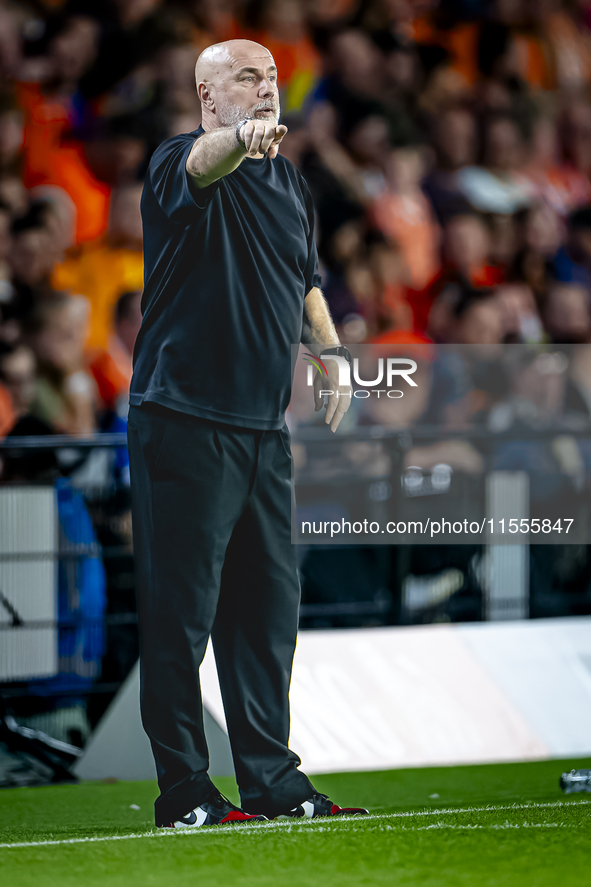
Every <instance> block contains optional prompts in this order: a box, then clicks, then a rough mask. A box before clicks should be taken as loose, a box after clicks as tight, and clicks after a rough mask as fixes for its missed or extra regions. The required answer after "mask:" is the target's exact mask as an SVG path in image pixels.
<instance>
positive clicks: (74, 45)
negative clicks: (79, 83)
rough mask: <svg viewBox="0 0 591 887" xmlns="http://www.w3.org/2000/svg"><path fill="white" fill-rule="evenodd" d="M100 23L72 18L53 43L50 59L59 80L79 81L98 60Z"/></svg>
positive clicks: (82, 18) (88, 19)
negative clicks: (96, 59)
mask: <svg viewBox="0 0 591 887" xmlns="http://www.w3.org/2000/svg"><path fill="white" fill-rule="evenodd" d="M98 38H99V25H98V22H96V21H94V20H93V19H91V18H85V17H83V16H79V17H78V16H76V17H73V18H71V19H70V20H69V21H68V22H67V23H66V26H65V28H64V29H63V31H61V32H60V33H59V34H58V35H57V37H55V38H54V40H53V41H52V43H51V47H50V59H51V63H52V67H53V73H54V76H55V77H57V78H58V79H59V80H68V81H70V80H78V79H79V78H80V77H81V76H82V75H83V74H84V72H85V71H87V70H88V69H89V68H90V66H91V65H92V63H93V62H94V60H95V58H96V52H97V47H98Z"/></svg>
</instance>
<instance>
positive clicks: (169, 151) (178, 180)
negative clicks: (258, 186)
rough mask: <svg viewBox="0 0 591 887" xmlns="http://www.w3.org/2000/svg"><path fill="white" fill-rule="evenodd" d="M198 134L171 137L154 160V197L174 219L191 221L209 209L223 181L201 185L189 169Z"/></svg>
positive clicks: (152, 181)
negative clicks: (197, 183)
mask: <svg viewBox="0 0 591 887" xmlns="http://www.w3.org/2000/svg"><path fill="white" fill-rule="evenodd" d="M198 137H199V136H198V135H194V134H192V133H187V134H184V135H179V136H175V137H174V138H172V139H168V140H167V141H166V142H163V143H162V144H161V145H159V147H158V148H156V150H155V151H154V154H153V155H152V159H151V161H150V171H149V177H150V184H151V186H152V190H153V192H154V196H155V197H156V200H157V201H158V203H159V205H160V206H161V207H162V209H163V210H164V212H165V213H166V215H167V216H168V218H169V219H171V220H172V221H173V222H181V223H182V222H188V221H190V219H191V216H192V215H194V214H195V213H197V214H199V213H200V212H202V211H203V210H204V209H206V208H207V205H208V204H209V201H210V199H211V197H212V196H213V194H215V192H216V191H217V189H218V187H219V180H218V181H217V182H213V184H211V185H208V186H207V187H206V188H197V187H196V186H195V185H194V184H192V182H191V177H190V175H189V173H188V172H187V159H188V157H189V154H190V153H191V150H192V148H193V145H194V143H195V139H196V138H198Z"/></svg>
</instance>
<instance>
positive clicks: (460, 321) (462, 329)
mask: <svg viewBox="0 0 591 887" xmlns="http://www.w3.org/2000/svg"><path fill="white" fill-rule="evenodd" d="M503 335H504V330H503V322H502V316H501V310H500V306H499V303H498V301H497V299H496V298H495V296H488V297H483V298H480V299H475V300H474V301H473V302H472V304H471V305H469V306H468V307H467V308H466V310H465V311H464V313H463V314H462V315H461V316H460V317H459V318H457V319H456V321H455V324H454V330H453V336H454V343H456V344H458V345H498V344H500V343H501V342H502V341H503Z"/></svg>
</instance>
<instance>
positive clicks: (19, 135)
mask: <svg viewBox="0 0 591 887" xmlns="http://www.w3.org/2000/svg"><path fill="white" fill-rule="evenodd" d="M23 139H24V121H23V115H22V112H21V111H18V110H14V111H5V112H4V114H0V165H1V166H3V167H5V168H6V167H7V166H9V165H10V164H11V163H12V162H13V160H15V158H16V157H17V156H18V154H19V152H20V150H21V148H22V146H23Z"/></svg>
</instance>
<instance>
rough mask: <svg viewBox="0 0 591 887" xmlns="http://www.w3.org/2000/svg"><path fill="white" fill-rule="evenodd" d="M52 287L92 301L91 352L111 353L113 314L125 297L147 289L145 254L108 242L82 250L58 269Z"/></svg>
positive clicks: (59, 265) (83, 247)
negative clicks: (118, 302)
mask: <svg viewBox="0 0 591 887" xmlns="http://www.w3.org/2000/svg"><path fill="white" fill-rule="evenodd" d="M51 285H52V286H53V288H54V289H57V290H69V291H70V292H71V293H76V294H80V295H83V296H86V297H87V299H88V300H89V301H90V323H89V329H88V337H87V340H86V347H87V350H88V351H91V352H96V351H100V350H107V348H108V344H109V337H110V336H111V335H112V334H113V330H114V323H113V319H114V318H113V311H114V308H115V305H116V303H117V300H118V299H119V297H120V296H121V295H123V293H125V292H130V291H137V290H141V289H143V286H144V258H143V255H142V252H141V250H134V249H128V248H126V247H114V246H111V245H110V243H109V242H108V240H107V239H106V238H99V239H98V240H96V241H94V242H92V243H89V244H85V245H83V246H82V247H79V248H78V249H77V250H76V251H75V252H74V253H73V254H72V255H70V256H69V257H68V258H66V259H65V261H63V262H61V263H60V264H58V265H56V267H55V269H54V272H53V275H52V278H51Z"/></svg>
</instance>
